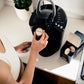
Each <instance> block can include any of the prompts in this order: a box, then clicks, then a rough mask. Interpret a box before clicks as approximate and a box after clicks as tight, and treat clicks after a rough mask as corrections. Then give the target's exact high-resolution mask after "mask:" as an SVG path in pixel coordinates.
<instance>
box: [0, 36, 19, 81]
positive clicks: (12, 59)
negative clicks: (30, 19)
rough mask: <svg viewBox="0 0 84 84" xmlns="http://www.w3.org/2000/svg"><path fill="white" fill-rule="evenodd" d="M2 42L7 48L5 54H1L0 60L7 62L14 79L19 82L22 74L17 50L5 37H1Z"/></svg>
mask: <svg viewBox="0 0 84 84" xmlns="http://www.w3.org/2000/svg"><path fill="white" fill-rule="evenodd" d="M0 40H1V42H2V43H3V45H4V48H5V53H0V60H2V61H4V62H6V63H7V64H8V65H9V66H10V68H11V73H12V75H13V77H14V79H15V80H17V78H18V76H19V73H20V60H19V57H18V55H17V53H16V51H15V49H14V48H13V47H12V45H11V43H10V42H9V41H8V40H7V38H6V37H5V36H0Z"/></svg>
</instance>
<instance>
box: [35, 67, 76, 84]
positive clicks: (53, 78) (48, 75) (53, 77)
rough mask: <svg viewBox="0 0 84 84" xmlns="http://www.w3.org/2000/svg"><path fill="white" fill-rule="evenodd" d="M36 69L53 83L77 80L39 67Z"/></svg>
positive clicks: (71, 83)
mask: <svg viewBox="0 0 84 84" xmlns="http://www.w3.org/2000/svg"><path fill="white" fill-rule="evenodd" d="M36 70H37V72H38V73H39V76H40V75H41V76H42V77H44V78H45V80H48V81H50V82H51V84H75V81H72V80H68V79H66V78H63V77H60V76H57V75H54V74H51V73H48V72H46V71H43V70H40V69H38V68H36Z"/></svg>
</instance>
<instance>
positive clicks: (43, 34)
mask: <svg viewBox="0 0 84 84" xmlns="http://www.w3.org/2000/svg"><path fill="white" fill-rule="evenodd" d="M44 38H45V32H44V30H43V33H42V36H41V39H40V40H44Z"/></svg>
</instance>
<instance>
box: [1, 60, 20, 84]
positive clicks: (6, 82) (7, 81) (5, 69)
mask: <svg viewBox="0 0 84 84" xmlns="http://www.w3.org/2000/svg"><path fill="white" fill-rule="evenodd" d="M0 84H19V83H17V82H16V80H14V78H13V76H12V74H11V69H10V66H9V65H8V64H6V63H5V62H3V61H1V60H0Z"/></svg>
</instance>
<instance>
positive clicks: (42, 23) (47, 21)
mask: <svg viewBox="0 0 84 84" xmlns="http://www.w3.org/2000/svg"><path fill="white" fill-rule="evenodd" d="M44 1H46V0H39V2H38V5H37V8H36V9H35V11H34V12H33V13H32V15H31V17H30V20H29V25H30V27H31V31H32V33H33V34H34V31H35V30H36V29H37V28H38V27H40V28H42V29H43V30H45V32H46V33H47V34H48V35H49V39H48V44H47V46H46V48H44V49H43V50H42V51H40V52H39V54H40V55H41V56H44V57H47V56H51V55H53V54H54V53H55V52H57V51H58V50H59V48H60V46H61V42H62V37H63V33H64V30H65V27H66V24H67V16H66V14H65V12H64V10H63V9H62V8H61V7H59V6H57V5H54V3H53V2H52V1H51V0H47V1H49V2H50V3H51V4H43V5H41V3H42V2H44Z"/></svg>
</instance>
